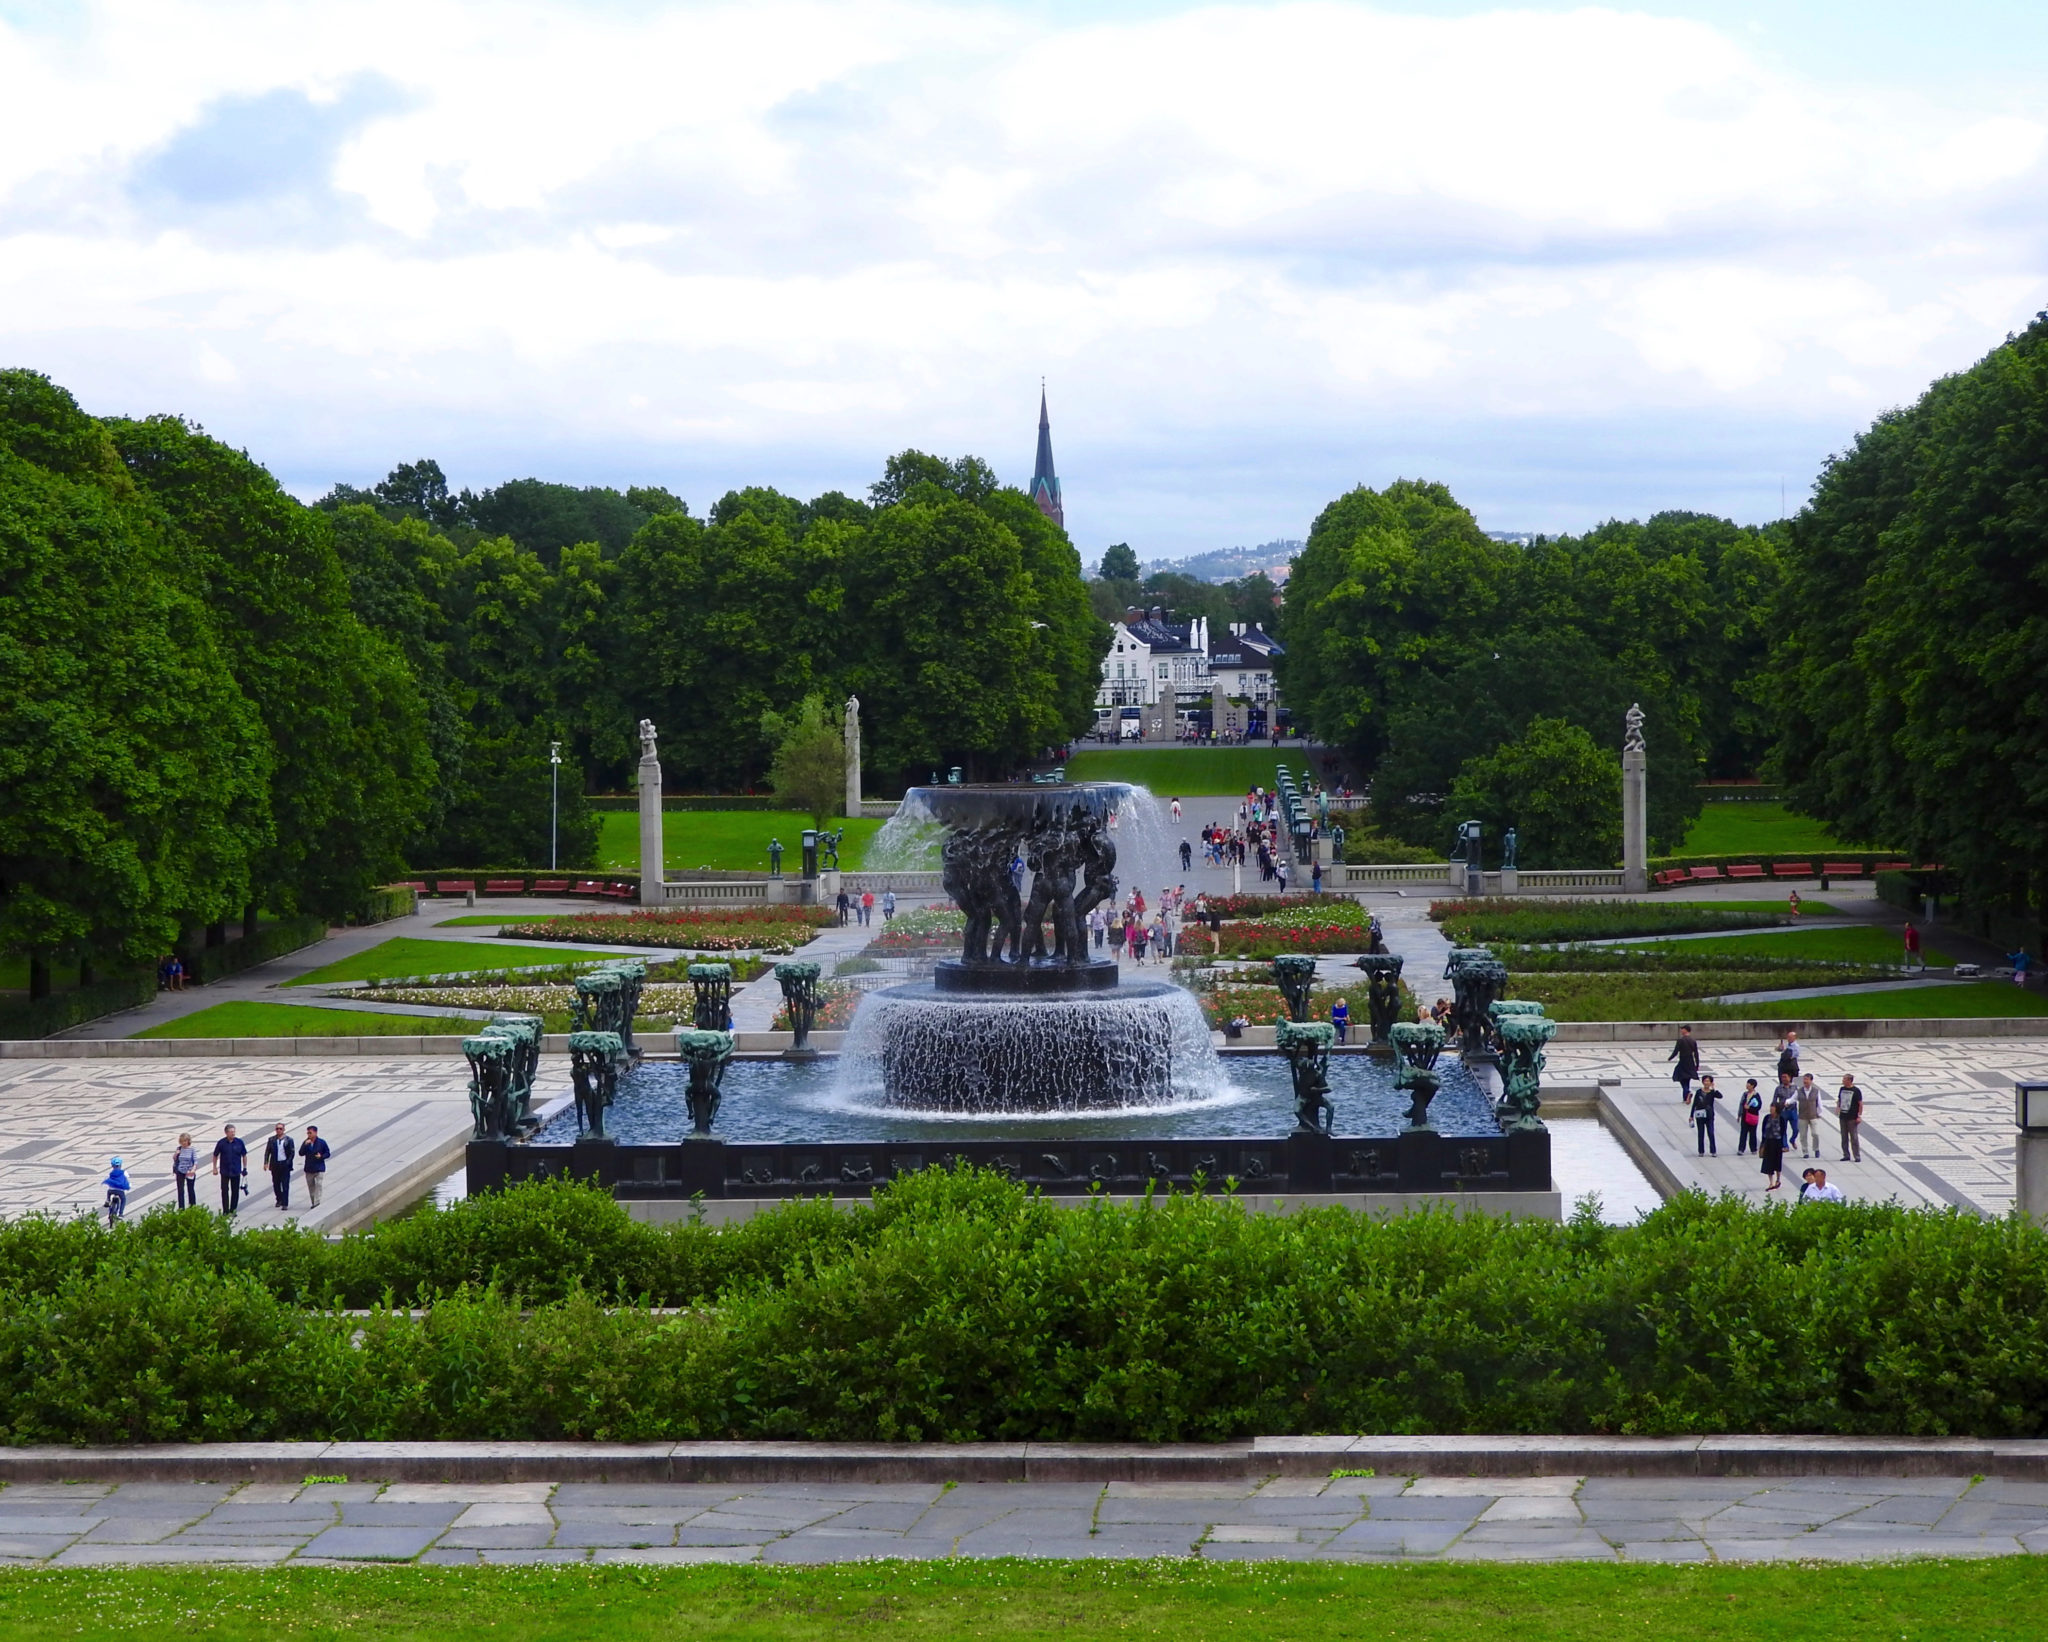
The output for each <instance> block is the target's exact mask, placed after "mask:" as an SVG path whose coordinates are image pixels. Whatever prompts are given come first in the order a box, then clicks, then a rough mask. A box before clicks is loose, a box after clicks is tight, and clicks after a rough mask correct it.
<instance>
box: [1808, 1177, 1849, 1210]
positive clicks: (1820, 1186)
mask: <svg viewBox="0 0 2048 1642" xmlns="http://www.w3.org/2000/svg"><path fill="white" fill-rule="evenodd" d="M1800 1178H1802V1179H1803V1180H1804V1181H1805V1182H1806V1184H1805V1185H1803V1186H1801V1187H1800V1188H1799V1201H1800V1202H1802V1203H1846V1202H1848V1201H1849V1200H1848V1199H1847V1198H1846V1197H1844V1196H1843V1195H1842V1188H1841V1187H1839V1186H1830V1185H1829V1184H1828V1172H1827V1170H1825V1169H1807V1170H1804V1171H1803V1172H1802V1174H1801V1177H1800Z"/></svg>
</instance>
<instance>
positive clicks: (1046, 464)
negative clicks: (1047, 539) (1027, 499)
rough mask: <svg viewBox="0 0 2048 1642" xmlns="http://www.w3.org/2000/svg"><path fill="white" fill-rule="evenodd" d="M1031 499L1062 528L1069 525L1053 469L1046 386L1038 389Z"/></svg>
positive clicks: (1058, 483) (1056, 475) (1050, 426)
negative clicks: (1036, 431)
mask: <svg viewBox="0 0 2048 1642" xmlns="http://www.w3.org/2000/svg"><path fill="white" fill-rule="evenodd" d="M1031 499H1032V500H1033V501H1034V502H1036V503H1037V504H1038V511H1039V512H1041V513H1043V514H1044V515H1045V516H1046V517H1047V518H1048V519H1050V520H1052V522H1053V523H1054V524H1056V525H1058V526H1059V527H1060V528H1061V529H1062V530H1064V529H1065V528H1066V525H1067V515H1066V513H1065V511H1064V510H1063V509H1062V508H1061V507H1060V480H1059V475H1058V474H1056V473H1054V472H1053V470H1052V421H1051V419H1050V418H1049V417H1047V415H1046V414H1045V388H1044V385H1043V384H1041V385H1040V387H1039V390H1038V465H1037V466H1036V467H1034V468H1033V469H1032V470H1031Z"/></svg>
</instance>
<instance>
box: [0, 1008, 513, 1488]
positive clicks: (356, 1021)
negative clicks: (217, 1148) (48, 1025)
mask: <svg viewBox="0 0 2048 1642" xmlns="http://www.w3.org/2000/svg"><path fill="white" fill-rule="evenodd" d="M476 1028H477V1023H476V1022H475V1021H470V1020H464V1019H462V1018H461V1017H460V1016H430V1015H373V1014H371V1013H370V1012H369V1011H368V1010H366V1009H308V1008H303V1007H300V1008H294V1007H293V1006H292V1005H291V1004H288V1003H253V1002H252V1003H217V1004H215V1005H214V1006H213V1007H212V1008H211V1009H202V1010H200V1011H199V1012H198V1013H197V1014H196V1015H187V1016H185V1017H184V1018H183V1019H181V1020H175V1021H166V1022H165V1023H164V1024H163V1025H162V1026H152V1027H151V1028H150V1029H149V1030H148V1031H147V1032H137V1033H136V1034H135V1036H136V1037H138V1038H459V1037H464V1036H466V1035H467V1034H469V1033H471V1032H474V1031H475V1030H476ZM4 1497H5V1496H4V1495H0V1498H4Z"/></svg>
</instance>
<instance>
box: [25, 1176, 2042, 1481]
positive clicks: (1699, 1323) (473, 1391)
mask: <svg viewBox="0 0 2048 1642" xmlns="http://www.w3.org/2000/svg"><path fill="white" fill-rule="evenodd" d="M380 1282H382V1283H385V1284H388V1285H389V1287H390V1293H391V1296H392V1298H393V1299H395V1300H404V1299H410V1298H416V1297H419V1296H421V1295H422V1294H425V1295H428V1296H437V1298H435V1299H434V1302H433V1303H432V1304H431V1306H430V1307H429V1308H428V1309H427V1310H426V1312H425V1314H424V1315H423V1316H421V1317H417V1318H415V1317H412V1316H409V1315H407V1314H406V1313H404V1312H403V1311H399V1310H395V1309H383V1308H380V1309H376V1310H374V1311H372V1312H371V1313H370V1314H368V1315H353V1316H351V1315H347V1314H343V1313H338V1312H334V1311H326V1310H319V1309H314V1308H312V1307H310V1306H308V1305H305V1304H302V1303H301V1301H305V1300H314V1299H318V1298H320V1297H323V1296H328V1295H335V1296H339V1297H343V1298H350V1299H354V1300H357V1301H361V1300H363V1299H365V1298H367V1296H366V1295H365V1294H364V1293H363V1292H361V1290H362V1289H363V1288H364V1287H365V1286H370V1285H375V1284H377V1283H380ZM2044 1282H2048V1237H2044V1235H2043V1233H2042V1232H2041V1230H2040V1229H2039V1228H2037V1227H2035V1226H2033V1225H2031V1224H2030V1223H2028V1222H2025V1221H2022V1220H2019V1219H2017V1218H2012V1219H2006V1220H2000V1221H1980V1220H1977V1219H1974V1218H1970V1217H1965V1216H1963V1215H1960V1214H1956V1213H1933V1212H1926V1211H1915V1212H1908V1211H1905V1210H1902V1209H1899V1208H1896V1207H1890V1206H1886V1207H1872V1206H1861V1205H1859V1206H1844V1207H1809V1208H1801V1209H1792V1210H1784V1209H1778V1210H1773V1211H1765V1212H1758V1211H1754V1210H1751V1209H1749V1208H1747V1207H1745V1206H1744V1205H1743V1204H1741V1203H1739V1202H1736V1201H1733V1200H1726V1201H1721V1202H1709V1201H1707V1200H1705V1199H1703V1198H1698V1197H1693V1198H1685V1199H1680V1200H1678V1201H1676V1202H1675V1203H1673V1204H1671V1205H1668V1206H1667V1207H1665V1208H1664V1209H1662V1210H1660V1211H1658V1212H1657V1213H1655V1214H1653V1215H1650V1216H1648V1217H1646V1218H1645V1219H1644V1220H1642V1221H1641V1222H1639V1223H1638V1224H1637V1225H1634V1226H1631V1227H1628V1228H1612V1227H1606V1226H1602V1225H1601V1224H1599V1223H1598V1222H1597V1220H1595V1219H1594V1218H1592V1217H1591V1216H1590V1215H1587V1214H1581V1215H1579V1216H1575V1217H1574V1219H1573V1220H1572V1221H1571V1222H1570V1223H1569V1224H1565V1225H1552V1224H1546V1223H1542V1222H1535V1221H1529V1222H1520V1221H1517V1222H1505V1221H1500V1220H1494V1219H1490V1218H1486V1217H1482V1216H1475V1217H1473V1218H1471V1219H1463V1220H1461V1219H1457V1218H1454V1217H1453V1216H1451V1215H1449V1214H1420V1215H1411V1216H1407V1217H1403V1218H1401V1219H1398V1220H1394V1221H1391V1222H1386V1223H1374V1222H1372V1221H1370V1220H1366V1219H1364V1218H1361V1217H1358V1216H1354V1215H1351V1214H1349V1213H1346V1212H1344V1211H1342V1210H1327V1209H1326V1210H1315V1211H1311V1212H1308V1213H1304V1214H1300V1215H1296V1216H1290V1217H1278V1216H1263V1215H1250V1214H1246V1213H1243V1212H1242V1211H1241V1210H1240V1209H1239V1208H1238V1207H1237V1206H1236V1205H1234V1204H1231V1203H1228V1202H1226V1201H1221V1200H1218V1199H1214V1198H1202V1197H1179V1198H1169V1199H1163V1200H1159V1201H1157V1202H1153V1203H1148V1204H1140V1205H1133V1206H1130V1207H1123V1208H1119V1207H1114V1206H1111V1205H1109V1204H1107V1203H1103V1202H1097V1203H1094V1204H1090V1205H1087V1206H1085V1207H1081V1208H1062V1207H1055V1206H1053V1205H1051V1204H1049V1203H1048V1202H1046V1201H1045V1200H1043V1199H1040V1198H1033V1197H1031V1196H1029V1195H1027V1194H1026V1193H1025V1192H1024V1191H1022V1190H1021V1189H1020V1188H1018V1187H1016V1186H1014V1185H1012V1184H1010V1183H1009V1182H1007V1181H1005V1180H1002V1179H999V1178H996V1177H994V1176H990V1175H986V1174H973V1173H964V1172H963V1173H960V1174H950V1173H946V1172H942V1171H930V1172H927V1173H925V1174H922V1175H920V1176H917V1177H914V1178H912V1179H910V1180H907V1181H905V1182H902V1183H899V1184H897V1185H894V1186H891V1187H890V1188H888V1189H887V1190H885V1191H884V1192H882V1193H881V1194H880V1195H879V1199H878V1201H877V1202H876V1204H875V1205H874V1206H873V1207H872V1208H863V1209H861V1210H858V1211H856V1212H854V1213H852V1214H842V1213H839V1212H837V1211H835V1210H833V1209H832V1208H830V1207H829V1206H820V1205H815V1204H813V1205H798V1206H793V1207H791V1208H788V1209H786V1210H783V1211H781V1212H779V1213H775V1214H770V1215H767V1216H764V1217H762V1218H760V1219H758V1220H756V1221H754V1222H751V1223H750V1224H748V1225H746V1226H743V1227H737V1228H733V1229H731V1230H726V1231H712V1230H708V1229H706V1228H704V1227H702V1226H691V1225H684V1226H680V1227H676V1228H672V1229H660V1230H657V1229H654V1228H649V1227H645V1226H641V1225H637V1224H635V1223H633V1222H631V1221H629V1220H628V1219H627V1218H626V1217H625V1215H624V1214H623V1213H622V1212H621V1211H620V1209H619V1208H618V1207H617V1206H616V1205H615V1204H613V1203H612V1202H611V1201H610V1200H609V1199H608V1198H605V1197H603V1196H601V1195H599V1194H596V1193H592V1192H589V1191H584V1190H578V1189H576V1188H570V1187H561V1186H553V1187H546V1188H527V1189H523V1190H520V1191H515V1192H512V1193H509V1194H507V1195H505V1196H503V1197H501V1198H497V1199H494V1200H489V1201H483V1202H476V1203H471V1204H466V1205H464V1206H462V1207H460V1208H458V1209H455V1210H452V1211H449V1212H446V1213H426V1214H422V1215H420V1216H419V1217H417V1218H415V1219H413V1220H409V1221H405V1222H401V1223H398V1224H395V1225H392V1226H389V1227H387V1228H385V1229H383V1230H381V1231H379V1232H377V1233H376V1234H375V1235H374V1236H363V1237H351V1238H347V1239H343V1240H340V1241H338V1242H337V1243H334V1244H328V1243H326V1242H324V1241H323V1240H321V1239H319V1238H317V1237H308V1236H303V1235H299V1234H296V1233H291V1232H251V1233H240V1234H237V1233H232V1232H228V1231H225V1230H223V1229H222V1228H221V1227H220V1226H219V1225H218V1224H217V1223H216V1222H214V1221H213V1220H212V1219H211V1217H209V1216H207V1215H206V1214H204V1213H203V1212H200V1211H192V1210H188V1211H186V1212H185V1213H183V1214H182V1215H180V1214H163V1215H153V1216H150V1217H147V1218H146V1219H144V1220H143V1221H142V1222H141V1223H139V1224H137V1225H135V1226H132V1227H129V1228H126V1229H125V1230H121V1231H117V1232H115V1233H112V1234H109V1233H106V1232H104V1231H98V1230H94V1229H92V1228H90V1227H83V1226H57V1225H53V1224H50V1223H47V1222H25V1223H17V1224H15V1225H12V1226H8V1227H6V1228H5V1229H4V1230H0V1285H4V1289H5V1295H4V1298H5V1303H4V1304H0V1436H4V1439H5V1440H7V1441H9V1442H13V1443H26V1442H49V1441H72V1442H126V1441H145V1440H171V1439H186V1438H192V1439H196V1438H210V1439H228V1438H241V1439H265V1438H268V1439H278V1438H304V1439H319V1438H367V1439H379V1438H382V1439H415V1440H417V1439H433V1438H480V1439H516V1438H608V1439H622V1440H624V1439H640V1440H658V1439H690V1438H782V1439H792V1438H815V1439H866V1440H874V1439H905V1440H916V1439H945V1440H961V1441H965V1440H977V1439H1008V1440H1017V1439H1045V1440H1054V1439H1068V1440H1129V1441H1166V1440H1182V1441H1186V1440H1217V1439H1225V1438H1231V1437H1238V1436H1243V1435H1245V1434H1247V1433H1260V1432H1264V1433H1283V1432H1314V1431H1359V1432H1639V1433H1682V1432H1710V1431H1735V1432H1740V1431H1750V1432H1785V1433H1792V1432H1841V1433H1886V1434H1945V1433H1964V1432H1967V1433H1975V1434H1983V1435H1998V1436H2028V1437H2031V1436H2038V1435H2041V1434H2043V1433H2044V1431H2048V1310H2044V1308H2043V1307H2042V1306H2041V1305H2040V1295H2041V1294H2042V1292H2043V1285H2044ZM620 1299H629V1300H630V1301H631V1302H632V1303H627V1304H620V1305H607V1304H606V1301H608V1300H614V1301H615V1300H620ZM643 1301H651V1302H664V1303H668V1304H672V1305H678V1306H681V1307H683V1308H684V1309H683V1310H681V1311H680V1312H676V1313H672V1314H666V1315H664V1314H659V1313H657V1312H655V1311H653V1310H652V1309H650V1307H649V1305H647V1304H645V1303H641V1302H643ZM713 1302H715V1303H713Z"/></svg>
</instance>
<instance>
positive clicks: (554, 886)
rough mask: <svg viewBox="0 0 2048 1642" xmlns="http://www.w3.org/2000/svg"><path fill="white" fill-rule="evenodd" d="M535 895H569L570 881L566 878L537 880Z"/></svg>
mask: <svg viewBox="0 0 2048 1642" xmlns="http://www.w3.org/2000/svg"><path fill="white" fill-rule="evenodd" d="M533 893H534V894H536V895H567V894H568V893H569V880H568V879H566V878H536V879H534V881H533Z"/></svg>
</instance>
